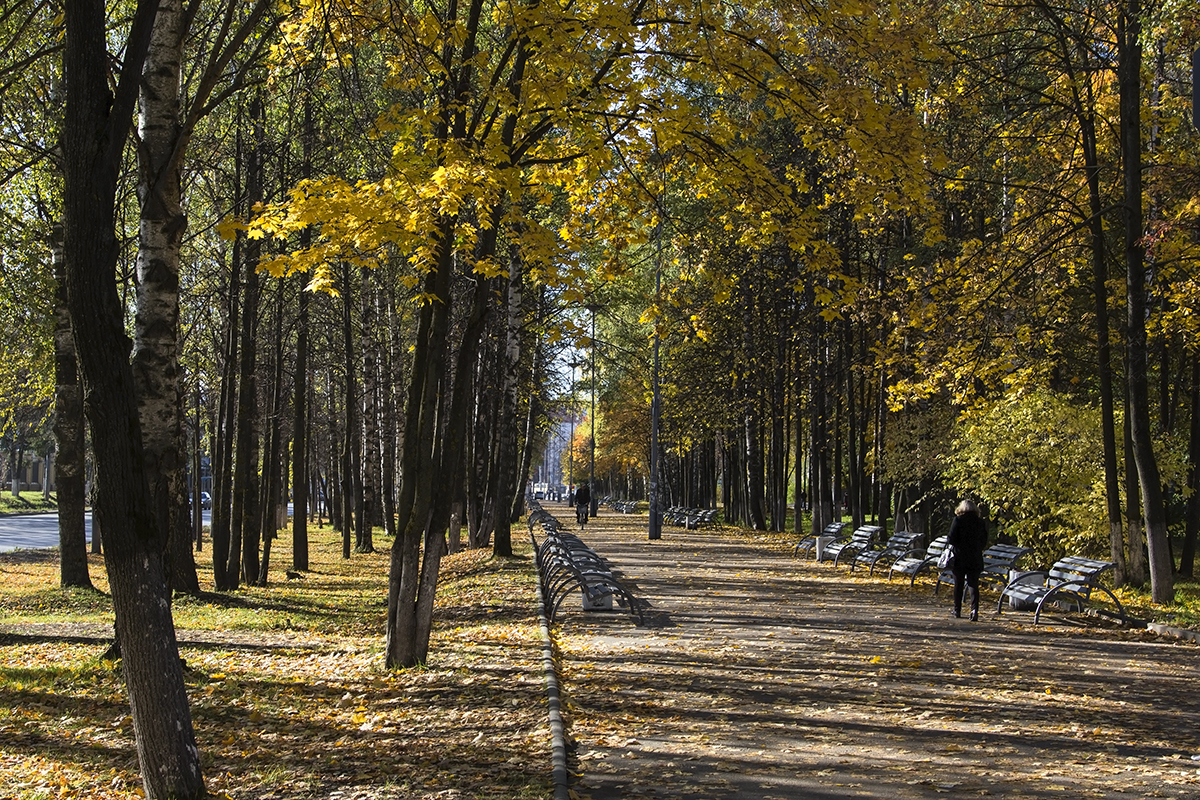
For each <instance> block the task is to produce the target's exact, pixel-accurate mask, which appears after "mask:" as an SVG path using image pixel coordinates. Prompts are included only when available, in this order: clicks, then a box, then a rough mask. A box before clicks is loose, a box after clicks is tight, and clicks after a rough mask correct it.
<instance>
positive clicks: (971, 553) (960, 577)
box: [949, 500, 987, 622]
mask: <svg viewBox="0 0 1200 800" xmlns="http://www.w3.org/2000/svg"><path fill="white" fill-rule="evenodd" d="M949 542H950V545H951V546H953V547H954V566H953V567H952V570H953V572H954V616H956V617H961V616H962V602H963V590H964V589H965V588H966V587H968V586H969V587H971V621H972V622H975V621H976V620H978V619H979V575H980V573H982V572H983V549H984V548H985V547H987V525H986V524H985V523H984V521H983V519H982V518H981V517H980V516H979V509H977V508H976V507H975V504H974V503H973V502H971V501H970V500H963V501H962V502H961V503H959V504H958V508H956V509H954V522H953V523H951V525H950V538H949Z"/></svg>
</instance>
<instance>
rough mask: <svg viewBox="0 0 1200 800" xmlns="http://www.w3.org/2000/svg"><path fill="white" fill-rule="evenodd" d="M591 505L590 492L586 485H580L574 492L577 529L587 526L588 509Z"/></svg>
mask: <svg viewBox="0 0 1200 800" xmlns="http://www.w3.org/2000/svg"><path fill="white" fill-rule="evenodd" d="M591 504H592V490H591V488H590V487H589V486H588V485H587V484H586V483H581V484H580V485H579V488H578V489H577V490H576V491H575V520H576V521H577V522H578V523H579V527H581V528H582V527H583V526H584V525H587V521H588V509H589V508H590V507H591Z"/></svg>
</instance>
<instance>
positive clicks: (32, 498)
mask: <svg viewBox="0 0 1200 800" xmlns="http://www.w3.org/2000/svg"><path fill="white" fill-rule="evenodd" d="M57 508H58V499H57V497H56V496H55V494H54V492H51V493H50V499H49V500H47V499H46V498H44V497H42V493H41V492H21V493H19V494H18V495H17V496H15V497H14V496H13V493H12V492H11V491H10V490H8V489H4V490H3V491H0V514H31V513H34V512H37V511H54V510H56V509H57Z"/></svg>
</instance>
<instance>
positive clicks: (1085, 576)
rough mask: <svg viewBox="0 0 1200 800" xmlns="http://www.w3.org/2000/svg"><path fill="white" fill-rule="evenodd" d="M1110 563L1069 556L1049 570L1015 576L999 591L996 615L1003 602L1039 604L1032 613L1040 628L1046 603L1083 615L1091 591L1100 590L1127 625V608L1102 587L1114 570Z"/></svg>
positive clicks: (1033, 571) (1032, 571) (1034, 622)
mask: <svg viewBox="0 0 1200 800" xmlns="http://www.w3.org/2000/svg"><path fill="white" fill-rule="evenodd" d="M1113 567H1114V564H1113V562H1111V561H1097V560H1095V559H1091V558H1084V557H1083V556H1067V557H1066V558H1063V559H1060V560H1059V561H1056V562H1055V563H1054V566H1052V567H1050V569H1048V570H1031V571H1029V572H1022V573H1019V574H1017V575H1015V576H1014V577H1013V578H1012V580H1010V581H1009V582H1008V583H1007V584H1006V585H1005V587H1004V589H1002V590H1001V592H1000V600H999V602H997V603H996V613H997V614H999V613H1000V612H1001V610H1002V609H1003V606H1004V599H1005V598H1006V597H1007V598H1010V600H1011V599H1012V598H1016V599H1018V600H1021V601H1024V602H1036V603H1037V608H1036V609H1035V610H1034V612H1033V624H1034V625H1037V624H1038V621H1039V620H1040V619H1041V616H1042V609H1043V608H1045V607H1046V604H1047V603H1050V602H1059V603H1062V602H1063V601H1066V602H1067V603H1070V604H1071V605H1073V606H1074V607H1075V610H1076V611H1077V612H1082V611H1083V607H1084V605H1085V604H1086V603H1087V602H1089V601H1090V600H1091V597H1092V592H1094V591H1100V592H1103V593H1104V594H1105V595H1107V596H1108V599H1109V600H1111V601H1112V603H1113V605H1115V606H1116V607H1117V613H1118V614H1119V615H1120V619H1121V622H1122V624H1124V623H1126V622H1128V620H1129V617H1128V616H1127V615H1126V614H1125V608H1124V606H1122V605H1121V601H1120V600H1119V599H1117V596H1116V595H1115V594H1113V593H1112V591H1110V590H1109V589H1108V588H1107V587H1105V586H1101V585H1100V583H1099V578H1100V576H1101V575H1103V574H1104V573H1105V572H1108V571H1109V570H1111V569H1113Z"/></svg>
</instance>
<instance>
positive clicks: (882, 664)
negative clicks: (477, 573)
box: [546, 504, 1200, 800]
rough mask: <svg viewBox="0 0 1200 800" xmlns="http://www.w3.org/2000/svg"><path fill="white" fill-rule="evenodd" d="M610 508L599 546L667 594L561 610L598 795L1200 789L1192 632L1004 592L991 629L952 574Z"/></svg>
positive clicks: (639, 583) (610, 799) (587, 792)
mask: <svg viewBox="0 0 1200 800" xmlns="http://www.w3.org/2000/svg"><path fill="white" fill-rule="evenodd" d="M546 508H547V510H549V511H551V512H552V513H554V514H557V515H558V516H559V518H560V519H564V520H565V519H566V518H567V517H566V512H565V509H564V510H562V511H560V507H559V506H557V505H555V504H547V506H546ZM601 514H602V515H601V516H600V517H599V518H598V519H596V520H593V521H592V522H591V523H590V524H589V525H588V526H587V529H586V531H584V532H583V537H584V539H585V541H586V542H587V543H588V544H589V545H591V546H592V548H593V549H595V550H596V551H597V552H599V553H600V554H601V555H603V556H605V557H606V558H607V559H608V560H609V561H610V562H611V564H612V565H613V567H614V568H616V570H618V572H619V574H621V575H622V576H623V577H624V579H625V580H626V581H627V583H628V584H629V585H631V587H632V588H633V591H634V593H635V595H637V596H638V597H641V598H644V599H645V600H647V601H649V603H650V604H651V606H650V609H649V610H648V612H647V616H646V624H645V625H644V626H638V625H636V624H634V622H633V621H631V619H630V617H629V616H628V615H626V614H585V613H583V612H582V611H579V610H578V608H577V607H570V604H571V601H570V600H568V601H567V603H564V605H563V608H562V610H561V611H560V613H559V636H560V644H561V658H560V661H561V668H562V672H563V684H564V691H565V693H566V698H565V700H566V703H567V707H568V714H569V716H568V722H569V726H570V727H569V731H570V734H571V736H572V737H573V739H574V740H575V742H576V746H577V747H576V751H575V755H574V758H573V759H572V763H571V768H572V772H573V773H574V774H575V778H574V788H575V791H576V792H577V793H578V795H579V796H580V797H585V798H586V797H591V798H593V800H615V799H617V798H652V797H688V798H697V799H699V798H723V799H730V798H733V799H735V800H743V799H748V798H763V799H764V800H769V798H789V799H792V798H845V797H880V798H905V799H908V798H931V797H935V796H944V795H954V796H967V797H986V796H1003V797H1005V798H1013V799H1014V800H1017V799H1021V798H1097V797H1120V798H1145V797H1177V798H1200V693H1198V692H1197V691H1196V689H1197V678H1198V677H1200V671H1198V669H1197V666H1198V664H1197V661H1198V656H1200V648H1197V646H1196V645H1194V644H1190V643H1187V644H1184V643H1179V642H1176V641H1174V640H1167V639H1160V638H1157V637H1155V636H1153V635H1151V634H1148V633H1145V632H1132V631H1121V630H1115V629H1112V628H1110V627H1102V626H1099V624H1098V623H1095V625H1096V626H1094V627H1086V628H1084V627H1077V626H1076V624H1074V623H1073V622H1072V621H1071V620H1068V619H1066V618H1065V617H1063V616H1062V615H1053V616H1054V617H1055V618H1054V619H1053V620H1052V621H1051V624H1049V625H1046V624H1043V625H1040V626H1038V627H1037V628H1033V627H1032V615H1031V614H1027V613H1025V614H1023V613H1005V614H1003V615H1001V616H1000V617H996V616H995V613H994V609H995V599H994V595H987V594H985V596H984V600H985V609H986V610H985V613H983V614H982V615H981V619H980V622H978V623H975V624H972V623H970V622H968V621H967V620H966V619H963V620H957V619H952V618H951V617H950V615H949V613H948V612H949V596H948V593H947V592H946V591H945V589H943V591H942V594H941V596H940V597H939V598H936V599H935V598H933V597H932V593H931V591H930V588H929V586H928V585H926V586H920V585H918V587H917V588H916V589H909V588H907V584H902V583H901V582H900V581H899V580H897V581H894V582H888V581H886V580H881V579H879V578H867V577H866V576H865V575H864V576H862V577H855V578H849V577H847V575H846V570H845V569H844V568H839V569H835V568H834V567H833V566H832V565H830V564H828V563H826V564H820V565H817V564H813V563H812V562H811V561H809V562H805V561H795V560H793V559H792V558H791V557H790V549H789V550H783V549H781V548H780V547H779V546H778V545H772V544H770V543H769V542H767V541H764V540H761V539H760V540H755V539H753V538H750V537H748V536H739V535H735V534H721V533H715V532H695V531H691V532H687V531H681V530H679V529H675V528H665V529H664V532H663V539H662V540H661V541H657V542H650V541H648V540H647V536H646V517H645V515H633V516H625V515H619V514H615V513H612V512H607V511H606V510H602V512H601ZM989 597H991V598H992V602H991V604H990V606H988V604H987V599H988V598H989Z"/></svg>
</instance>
